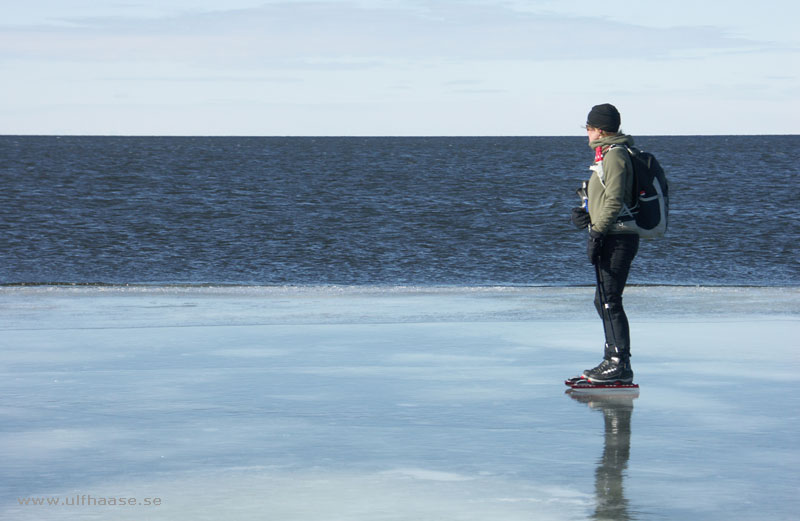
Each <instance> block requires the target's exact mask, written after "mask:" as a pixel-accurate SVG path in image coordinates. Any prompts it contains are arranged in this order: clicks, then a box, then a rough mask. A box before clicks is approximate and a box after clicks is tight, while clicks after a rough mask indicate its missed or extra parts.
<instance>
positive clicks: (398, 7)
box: [0, 0, 800, 136]
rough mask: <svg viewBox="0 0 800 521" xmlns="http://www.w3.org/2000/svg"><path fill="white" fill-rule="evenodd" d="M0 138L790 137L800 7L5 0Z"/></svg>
mask: <svg viewBox="0 0 800 521" xmlns="http://www.w3.org/2000/svg"><path fill="white" fill-rule="evenodd" d="M0 12H2V13H3V14H2V17H1V18H0V71H2V81H0V134H5V135H9V134H11V135H16V134H58V135H213V136H227V135H237V136H250V135H253V136H407V135H410V136H439V135H448V136H464V135H467V136H509V135H511V136H533V135H537V136H549V135H558V136H565V135H584V134H585V131H583V130H582V128H581V125H582V124H584V123H585V121H586V114H587V113H588V111H589V109H590V108H591V107H592V105H595V104H599V103H613V104H614V105H616V106H617V107H618V108H619V110H620V112H621V113H622V129H623V130H624V131H625V132H628V133H630V134H633V135H637V134H638V135H675V134H677V135H695V134H797V133H798V132H797V125H798V124H800V96H798V93H800V31H797V30H796V25H797V22H798V20H800V2H797V1H796V0H785V1H784V0H761V1H759V2H750V1H748V2H745V1H742V0H724V1H718V0H709V1H705V2H700V1H698V0H671V1H670V2H664V1H663V0H658V1H652V0H638V1H637V0H615V1H614V2H605V3H604V2H599V1H597V0H592V1H589V0H569V1H565V0H460V1H455V0H314V1H305V0H296V1H295V0H25V1H20V0H0Z"/></svg>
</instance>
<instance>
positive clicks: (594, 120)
mask: <svg viewBox="0 0 800 521" xmlns="http://www.w3.org/2000/svg"><path fill="white" fill-rule="evenodd" d="M620 119H621V118H620V117H619V111H618V110H617V107H615V106H614V105H612V104H610V103H603V104H602V105H595V106H594V107H592V110H591V111H589V115H588V116H587V117H586V124H587V125H588V126H590V127H594V128H599V129H600V130H606V131H608V132H618V131H619V124H620Z"/></svg>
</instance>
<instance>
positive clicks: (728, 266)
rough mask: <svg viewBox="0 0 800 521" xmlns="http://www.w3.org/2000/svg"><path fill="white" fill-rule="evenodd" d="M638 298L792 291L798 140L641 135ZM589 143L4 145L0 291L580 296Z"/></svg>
mask: <svg viewBox="0 0 800 521" xmlns="http://www.w3.org/2000/svg"><path fill="white" fill-rule="evenodd" d="M636 143H637V145H638V146H639V147H640V148H643V149H645V150H647V151H650V152H652V153H654V154H655V155H656V156H657V157H658V158H659V160H660V162H661V164H662V165H663V166H664V168H665V170H666V172H667V175H668V177H669V180H670V192H671V215H670V217H671V220H670V228H669V231H668V234H667V236H666V237H664V238H662V239H658V240H652V241H643V242H642V246H641V250H640V254H639V256H638V257H637V259H636V261H635V263H634V267H633V269H632V273H631V279H630V282H631V283H634V284H670V285H758V286H775V285H798V284H800V264H799V263H798V259H799V258H800V246H799V245H798V241H799V240H800V233H798V230H800V210H799V209H798V208H800V182H798V179H800V136H701V137H697V136H685V137H674V136H671V137H663V136H645V137H638V138H636ZM592 159H593V152H592V151H591V150H590V149H589V147H588V146H587V143H586V139H585V137H474V138H469V137H453V138H445V137H442V138H439V137H437V138H426V137H418V138H357V137H342V138H335V137H332V138H311V137H308V138H305V137H303V138H301V137H291V138H281V137H265V138H258V137H252V138H244V137H243V138H238V137H224V138H223V137H185V138H182V137H56V136H41V137H34V136H0V171H1V172H2V190H0V255H2V262H0V284H6V285H8V284H45V283H66V284H73V283H75V284H244V285H329V284H330V285H423V286H425V285H470V286H473V285H550V286H566V285H584V284H591V283H592V282H593V270H592V268H591V265H589V264H588V261H587V259H586V255H585V232H581V231H577V230H575V229H574V228H573V227H572V225H571V224H570V222H569V213H570V208H571V207H573V206H576V205H577V203H578V199H577V197H576V195H575V189H576V188H577V187H578V186H579V185H580V183H581V181H582V180H584V179H587V178H588V175H589V170H588V166H589V164H590V163H591V161H592Z"/></svg>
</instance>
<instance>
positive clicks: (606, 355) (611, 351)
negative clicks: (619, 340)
mask: <svg viewBox="0 0 800 521" xmlns="http://www.w3.org/2000/svg"><path fill="white" fill-rule="evenodd" d="M616 352H617V351H616V348H615V347H614V346H609V345H608V344H606V345H605V346H604V348H603V361H602V362H601V363H600V365H598V366H597V367H594V368H592V369H586V370H585V371H584V372H582V373H581V374H579V375H578V376H573V377H572V378H567V379H566V380H564V385H566V386H568V387H572V386H573V385H575V384H578V383H580V382H581V381H584V382H585V381H587V378H588V375H589V373H591V372H594V371H596V370H597V369H598V368H599V367H600V366H602V365H603V364H604V363H606V361H607V360H610V359H611V357H612V356H614V355H615V354H616Z"/></svg>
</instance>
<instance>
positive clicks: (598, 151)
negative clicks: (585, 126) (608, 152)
mask: <svg viewBox="0 0 800 521" xmlns="http://www.w3.org/2000/svg"><path fill="white" fill-rule="evenodd" d="M602 160H603V147H597V148H595V149H594V162H595V163H599V162H600V161H602Z"/></svg>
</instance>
